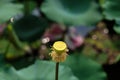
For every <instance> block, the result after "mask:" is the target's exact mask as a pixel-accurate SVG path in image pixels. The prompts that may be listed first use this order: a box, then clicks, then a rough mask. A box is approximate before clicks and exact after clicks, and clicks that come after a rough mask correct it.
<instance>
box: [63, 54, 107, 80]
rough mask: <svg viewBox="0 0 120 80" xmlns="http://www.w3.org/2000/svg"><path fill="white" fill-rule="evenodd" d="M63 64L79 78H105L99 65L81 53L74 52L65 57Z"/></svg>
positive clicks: (83, 79)
mask: <svg viewBox="0 0 120 80" xmlns="http://www.w3.org/2000/svg"><path fill="white" fill-rule="evenodd" d="M64 64H65V65H67V66H69V67H70V68H71V69H72V72H73V73H74V75H75V76H77V77H78V78H79V80H106V74H105V73H104V72H103V70H102V67H101V65H99V64H98V63H96V62H94V61H92V60H91V59H89V58H87V57H85V56H83V55H80V54H76V53H74V55H70V56H68V57H67V60H66V62H64Z"/></svg>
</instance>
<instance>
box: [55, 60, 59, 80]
mask: <svg viewBox="0 0 120 80" xmlns="http://www.w3.org/2000/svg"><path fill="white" fill-rule="evenodd" d="M58 73H59V62H57V63H56V72H55V80H58Z"/></svg>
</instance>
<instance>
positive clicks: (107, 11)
mask: <svg viewBox="0 0 120 80" xmlns="http://www.w3.org/2000/svg"><path fill="white" fill-rule="evenodd" d="M119 3H120V0H105V2H104V4H103V5H102V7H103V14H104V15H105V17H106V18H107V19H110V20H113V19H115V20H120V5H119Z"/></svg>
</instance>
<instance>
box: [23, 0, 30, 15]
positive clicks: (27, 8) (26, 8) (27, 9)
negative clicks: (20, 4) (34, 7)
mask: <svg viewBox="0 0 120 80" xmlns="http://www.w3.org/2000/svg"><path fill="white" fill-rule="evenodd" d="M29 12H30V11H29V0H24V14H25V15H28V14H29Z"/></svg>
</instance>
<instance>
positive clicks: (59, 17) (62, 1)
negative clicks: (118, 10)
mask: <svg viewBox="0 0 120 80" xmlns="http://www.w3.org/2000/svg"><path fill="white" fill-rule="evenodd" d="M97 9H98V6H97V4H96V3H95V2H94V1H93V0H45V1H44V2H43V4H42V6H41V11H42V12H43V13H44V14H45V15H46V16H47V17H48V18H49V19H51V20H53V21H55V22H58V23H61V24H67V25H92V24H95V23H96V22H97V21H99V20H100V19H101V15H100V14H99V12H98V11H97Z"/></svg>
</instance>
